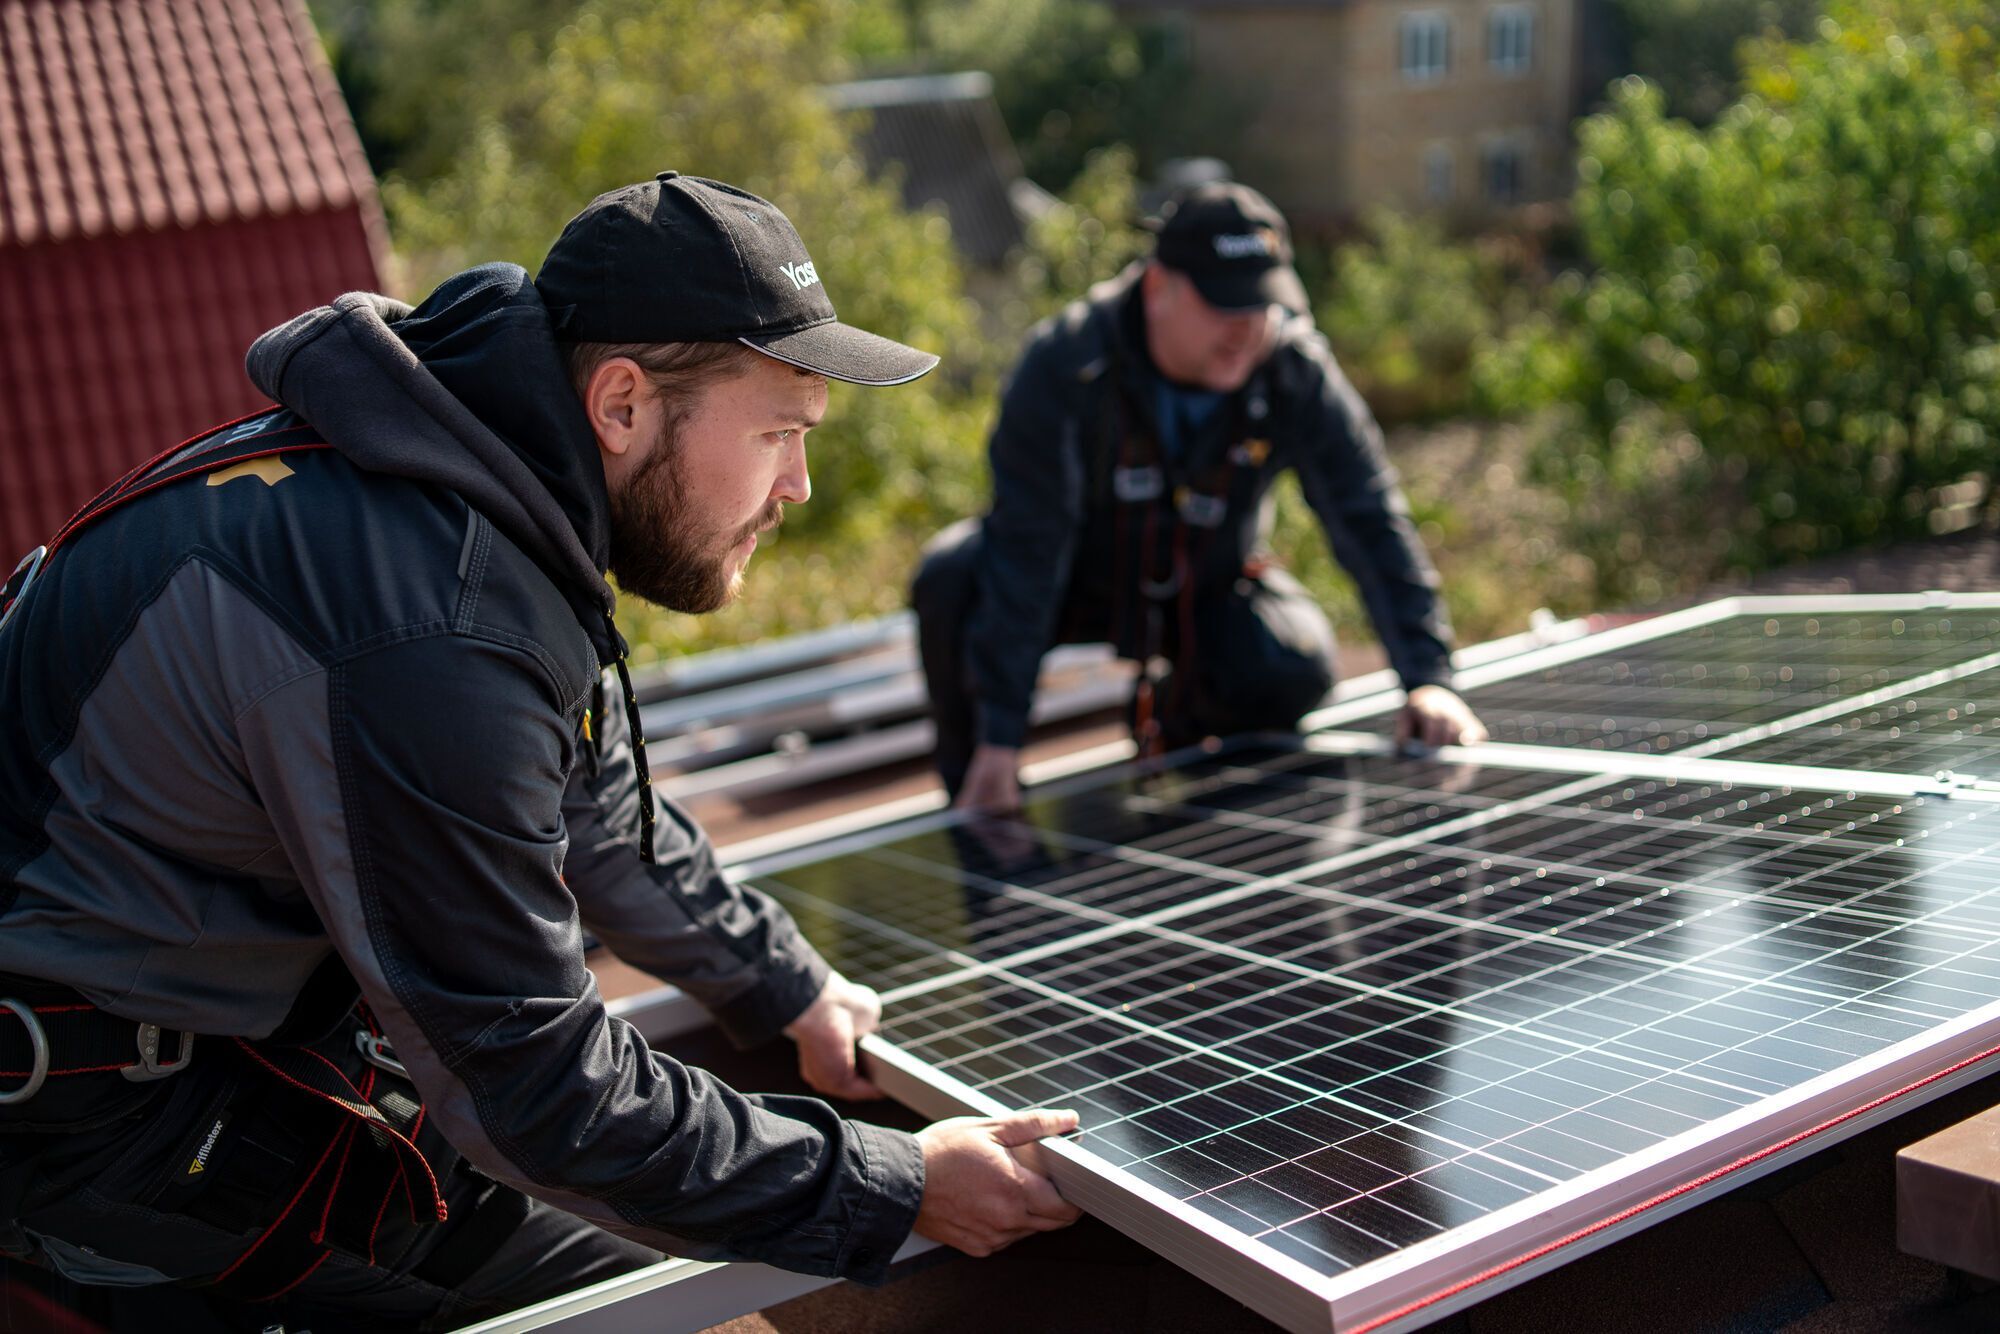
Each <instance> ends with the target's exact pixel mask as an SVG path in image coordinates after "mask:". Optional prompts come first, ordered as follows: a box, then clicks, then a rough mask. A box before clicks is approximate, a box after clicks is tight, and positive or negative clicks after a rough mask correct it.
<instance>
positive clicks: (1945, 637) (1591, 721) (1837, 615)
mask: <svg viewBox="0 0 2000 1334" xmlns="http://www.w3.org/2000/svg"><path fill="white" fill-rule="evenodd" d="M1788 601H1789V602H1792V603H1793V604H1794V606H1793V607H1792V608H1786V607H1785V606H1783V605H1782V604H1784V603H1786V602H1788ZM1829 601H1830V600H1829V599H1781V598H1766V599H1755V600H1753V599H1743V600H1740V602H1725V603H1717V604H1712V605H1711V606H1710V607H1708V608H1702V609H1699V610H1698V614H1697V615H1696V616H1695V617H1693V618H1689V620H1691V622H1692V623H1686V622H1684V623H1682V624H1681V625H1678V626H1671V627H1669V628H1668V630H1667V632H1666V633H1660V632H1659V631H1657V630H1650V628H1648V629H1649V631H1650V632H1649V633H1647V634H1645V636H1644V637H1643V638H1638V639H1636V640H1633V639H1629V638H1628V639H1626V640H1625V642H1621V643H1617V644H1615V645H1605V644H1602V643H1599V642H1598V641H1599V640H1600V639H1602V638H1611V637H1608V636H1605V637H1600V636H1593V637H1591V638H1586V639H1583V640H1580V641H1578V642H1576V643H1575V644H1573V645H1569V646H1566V647H1565V648H1563V649H1561V650H1558V651H1555V652H1552V653H1546V654H1540V655H1534V654H1531V655H1525V656H1524V657H1523V658H1521V659H1517V660H1514V661H1512V662H1502V663H1497V664H1493V665H1492V666H1490V667H1488V668H1486V669H1483V670H1480V671H1477V672H1473V673H1467V674H1466V677H1465V679H1464V681H1463V690H1462V693H1463V694H1464V695H1465V698H1466V701H1467V702H1468V703H1469V704H1471V705H1472V707H1473V709H1474V711H1475V712H1477V713H1478V714H1479V715H1480V717H1481V718H1482V719H1483V720H1484V721H1485V723H1486V725H1487V727H1488V728H1489V729H1490V730H1491V732H1492V734H1493V739H1494V740H1495V741H1501V742H1510V743H1517V744H1522V745H1538V746H1563V747H1583V748H1588V749H1592V750H1636V751H1642V752H1650V753H1655V754H1667V753H1690V752H1692V753H1704V754H1705V753H1710V752H1711V751H1715V750H1719V749H1722V748H1724V746H1726V743H1727V739H1728V738H1730V737H1733V736H1737V735H1739V734H1741V733H1743V732H1745V731H1746V730H1749V729H1752V728H1757V727H1759V726H1763V725H1768V724H1771V723H1774V722H1778V721H1780V720H1783V719H1787V718H1791V717H1795V716H1798V715H1803V714H1807V713H1809V712H1811V711H1813V710H1817V709H1822V708H1827V707H1832V708H1834V709H1838V708H1839V707H1840V706H1841V705H1843V704H1847V703H1852V702H1854V701H1857V700H1869V699H1872V698H1873V697H1875V696H1877V695H1879V694H1883V693H1885V692H1887V693H1896V692H1899V691H1900V690H1901V689H1902V688H1906V687H1907V686H1908V685H1909V683H1912V682H1917V681H1927V680H1928V679H1930V678H1932V677H1937V676H1944V677H1948V678H1949V677H1956V676H1960V675H1966V674H1969V673H1971V672H1974V671H1977V670H1980V669H1982V668H1990V667H1995V666H2000V638H1996V635H1997V634H2000V610H1995V609H1992V608H1981V607H1978V606H1968V607H1964V608H1962V609H1961V608H1958V607H1953V608H1951V609H1949V610H1947V611H1945V612H1942V613H1940V612H1938V611H1935V610H1927V609H1925V608H1924V607H1923V605H1922V603H1921V601H1920V600H1916V599H1898V600H1896V601H1895V602H1894V603H1892V604H1891V605H1887V606H1881V607H1879V608H1863V609H1851V610H1838V609H1834V608H1832V607H1829V606H1826V605H1822V604H1826V603H1828V602H1829ZM1846 601H1848V602H1850V603H1853V602H1858V601H1861V600H1860V599H1846ZM1799 603H1803V604H1805V605H1804V606H1798V605H1796V604H1799ZM1904 603H1910V604H1914V605H1902V604H1904ZM1663 619H1664V618H1663ZM1320 717H1321V719H1322V721H1334V722H1337V723H1338V724H1339V725H1342V726H1348V725H1353V724H1354V723H1355V722H1359V724H1360V725H1361V726H1363V727H1366V728H1368V729H1369V730H1371V731H1376V732H1383V731H1387V730H1388V729H1389V728H1390V727H1391V726H1392V724H1393V721H1394V714H1393V711H1392V710H1391V711H1385V705H1384V704H1383V703H1382V702H1379V701H1378V702H1372V703H1370V702H1357V703H1356V704H1354V705H1351V706H1348V707H1347V708H1345V709H1342V710H1335V711H1330V715H1321V716H1320Z"/></svg>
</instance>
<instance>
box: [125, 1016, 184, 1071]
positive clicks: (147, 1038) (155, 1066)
mask: <svg viewBox="0 0 2000 1334" xmlns="http://www.w3.org/2000/svg"><path fill="white" fill-rule="evenodd" d="M193 1059H194V1034H192V1033H186V1032H184V1033H182V1034H181V1041H180V1050H179V1051H178V1052H177V1053H175V1055H174V1059H173V1060H171V1061H166V1062H162V1061H161V1060H160V1026H159V1025H158V1024H141V1025H139V1063H138V1064H137V1065H128V1066H126V1067H125V1068H124V1069H123V1070H121V1071H120V1072H119V1073H120V1074H122V1075H124V1076H125V1078H127V1079H129V1080H131V1081H132V1082H133V1083H135V1084H143V1083H145V1082H146V1081H147V1080H149V1079H165V1078H166V1077H167V1076H168V1075H171V1074H173V1073H175V1072H176V1071H180V1070H185V1069H187V1064H188V1062H189V1061H192V1060H193Z"/></svg>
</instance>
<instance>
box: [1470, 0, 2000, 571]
mask: <svg viewBox="0 0 2000 1334" xmlns="http://www.w3.org/2000/svg"><path fill="white" fill-rule="evenodd" d="M1994 39H1995V22H1994V16H1993V14H1992V12H1991V9H1990V6H1988V5H1986V4H1983V3H1971V0H1955V3H1953V4H1949V5H1947V6H1944V7H1942V8H1938V7H1933V6H1922V7H1918V6H1916V5H1913V4H1907V3H1899V4H1894V5H1889V6H1874V7H1863V6H1859V5H1853V6H1839V7H1836V9H1835V10H1834V12H1833V13H1832V14H1831V15H1829V16H1828V17H1827V18H1825V19H1823V20H1821V22H1820V24H1819V27H1818V30H1817V34H1816V36H1815V38H1814V40H1812V41H1810V42H1803V43H1787V42H1767V43H1763V44H1760V45H1758V46H1757V47H1755V48H1753V49H1752V50H1751V52H1750V58H1749V61H1748V63H1747V65H1746V67H1745V70H1744V76H1745V86H1746V88H1747V89H1748V90H1749V91H1748V92H1747V94H1746V95H1745V97H1744V98H1743V99H1742V100H1741V101H1739V102H1738V103H1736V104H1735V105H1734V106H1732V107H1730V108H1729V109H1728V110H1727V111H1726V112H1725V113H1724V114H1723V115H1722V116H1721V117H1720V119H1719V120H1718V121H1717V122H1716V123H1715V124H1714V125H1713V126H1711V127H1709V128H1708V129H1706V130H1702V129H1696V128H1695V127H1693V126H1690V125H1688V124H1687V123H1685V122H1679V121H1672V120H1669V119H1667V118H1666V116H1665V114H1664V108H1663V101H1662V97H1661V94H1660V92H1659V90H1658V89H1656V88H1654V87H1652V86H1651V85H1649V84H1645V83H1643V82H1641V81H1638V80H1630V81H1627V82H1625V83H1623V84H1621V85H1620V86H1619V87H1618V88H1617V89H1616V90H1615V92H1614V96H1613V99H1612V106H1611V109H1610V110H1608V111H1607V112H1605V113H1602V114H1600V115H1598V116H1595V117H1592V118H1591V119H1590V120H1589V121H1587V122H1586V123H1585V124H1584V126H1583V130H1582V136H1581V153H1580V155H1579V160H1578V174H1579V177H1580V179H1581V184H1580V185H1579V187H1578V190H1577V193H1576V199H1575V207H1576V214H1577V223H1578V228H1579V232H1580V235H1581V238H1582V243H1583V246H1584V249H1585V251H1586V253H1587V255H1588V257H1589V259H1590V261H1591V262H1592V263H1593V264H1594V265H1595V266H1596V271H1595V273H1594V274H1592V275H1591V276H1589V277H1588V278H1586V277H1583V276H1582V275H1578V274H1570V275H1566V276H1565V277H1564V278H1563V279H1562V280H1561V282H1560V283H1559V284H1558V290H1559V293H1560V296H1561V299H1560V302H1559V307H1560V308H1559V312H1558V314H1557V315H1556V316H1555V317H1554V318H1552V319H1550V320H1546V321H1537V322H1532V323H1531V324H1530V325H1529V326H1528V327H1527V328H1526V329H1525V330H1524V331H1523V332H1522V333H1521V334H1520V335H1519V336H1517V337H1515V338H1513V339H1511V340H1509V341H1508V342H1507V344H1506V345H1505V346H1504V347H1502V348H1501V349H1499V350H1497V351H1496V352H1494V353H1493V354H1491V355H1489V356H1488V357H1486V358H1485V359H1483V361H1482V363H1481V365H1480V367H1479V371H1478V376H1479V380H1480V383H1481V385H1482V387H1483V388H1484V389H1485V391H1486V393H1487V396H1488V398H1489V401H1491V402H1493V403H1496V404H1499V405H1501V406H1503V407H1512V408H1526V407H1532V406H1535V405H1537V404H1554V405H1558V407H1557V414H1556V421H1557V423H1558V424H1557V425H1556V426H1555V427H1554V428H1553V429H1552V431H1551V434H1550V436H1549V438H1548V440H1547V441H1546V442H1545V447H1544V448H1543V449H1542V451H1541V453H1540V465H1541V472H1542V475H1543V476H1544V477H1546V478H1548V479H1549V480H1550V481H1552V482H1553V483H1554V484H1555V485H1557V486H1558V487H1560V488H1561V489H1562V491H1563V493H1564V494H1565V495H1566V496H1567V498H1568V499H1569V501H1570V503H1571V519H1570V524H1571V531H1572V536H1573V539H1574V540H1575V541H1576V542H1578V543H1579V544H1581V545H1582V547H1583V548H1584V550H1585V551H1586V552H1587V553H1588V554H1589V555H1590V556H1591V557H1592V558H1593V559H1594V560H1596V561H1597V563H1598V570H1599V581H1600V587H1601V589H1602V590H1603V592H1604V593H1605V595H1607V596H1609V597H1621V596H1640V597H1643V596H1646V595H1649V594H1653V593H1658V592H1662V591H1666V590H1668V589H1669V588H1671V587H1673V586H1674V585H1675V584H1676V583H1684V582H1686V581H1687V580H1689V579H1693V578H1700V577H1703V576H1704V575H1706V574H1707V573H1709V572H1710V571H1712V570H1713V569H1714V568H1715V567H1717V566H1718V565H1724V564H1726V565H1728V566H1732V567H1735V568H1738V569H1754V568H1758V567H1761V566H1763V565H1767V564H1770V563H1772V562H1775V561H1781V560H1785V559H1789V558H1793V557H1797V556H1801V555H1805V554H1809V553H1813V552H1819V551H1828V550H1833V549H1838V548H1841V547H1846V546H1851V545H1855V544H1860V543H1866V542H1873V541H1879V540H1885V539H1889V538H1895V537H1903V536H1910V535H1915V534H1921V533H1925V532H1928V531H1930V530H1931V524H1932V522H1933V521H1932V517H1931V516H1932V513H1933V511H1934V510H1935V509H1936V507H1937V505H1938V504H1939V502H1940V500H1941V498H1943V497H1945V496H1946V495H1950V496H1952V497H1954V498H1962V497H1963V496H1964V495H1965V494H1966V488H1968V487H1969V488H1971V489H1972V491H1973V492H1975V493H1976V495H1975V497H1974V498H1975V499H1978V500H1983V499H1984V498H1985V494H1986V492H1987V490H1988V489H1989V488H1990V476H1991V471H1992V469H1993V466H1994V448H1995V444H1996V442H2000V342H1997V341H1996V340H2000V322H1996V320H1997V319H2000V317H1996V310H1995V304H1996V293H1995V283H1996V276H2000V232H1996V231H1995V230H1994V229H1993V227H1992V223H1991V220H1992V219H1993V218H1994V217H1995V216H2000V212H1996V210H2000V146H1997V145H1996V136H1995V133H1994V128H1993V127H1994V123H1995V114H1994V113H1995V111H1996V104H2000V94H1996V89H1995V82H1994V62H1993V52H1994Z"/></svg>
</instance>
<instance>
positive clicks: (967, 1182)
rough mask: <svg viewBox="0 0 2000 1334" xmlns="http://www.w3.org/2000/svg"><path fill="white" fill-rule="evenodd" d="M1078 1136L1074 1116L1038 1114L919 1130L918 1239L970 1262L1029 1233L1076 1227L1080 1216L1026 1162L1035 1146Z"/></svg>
mask: <svg viewBox="0 0 2000 1334" xmlns="http://www.w3.org/2000/svg"><path fill="white" fill-rule="evenodd" d="M1075 1129H1076V1113H1075V1112H1053V1111H1048V1110H1046V1109H1042V1110H1037V1111H1032V1112H1014V1113H1012V1114H1011V1115H1008V1116H997V1117H992V1118H986V1117H978V1116H959V1117H954V1118H952V1119H951V1120H949V1121H939V1122H937V1123H935V1124H933V1125H929V1126H925V1127H924V1128H923V1129H922V1130H919V1131H918V1132H917V1143H918V1144H919V1145H921V1146H922V1147H923V1151H924V1201H923V1205H922V1206H921V1207H920V1208H919V1209H918V1211H917V1226H916V1230H917V1232H918V1234H919V1235H922V1236H926V1237H929V1238H930V1239H931V1240H932V1241H941V1242H943V1243H944V1244H945V1245H947V1246H950V1247H953V1248H955V1249H957V1250H961V1251H964V1252H965V1253H966V1254H967V1255H991V1254H993V1252H995V1251H997V1250H1000V1249H1001V1248H1003V1247H1006V1246H1011V1245H1013V1244H1014V1243H1015V1242H1017V1241H1019V1240H1020V1239H1021V1238H1023V1237H1025V1236H1028V1235H1030V1234H1031V1233H1035V1232H1053V1231H1054V1230H1055V1229H1057V1228H1059V1227H1068V1226H1069V1225H1070V1224H1071V1223H1074V1222H1075V1221H1076V1220H1077V1219H1078V1218H1080V1217H1082V1211H1081V1210H1079V1209H1078V1208H1077V1207H1076V1206H1075V1205H1073V1204H1070V1203H1068V1202H1067V1201H1065V1200H1064V1199H1063V1197H1062V1196H1061V1195H1058V1194H1057V1193H1056V1188H1055V1183H1054V1182H1052V1181H1050V1180H1049V1179H1048V1178H1047V1177H1046V1176H1043V1175H1042V1174H1041V1173H1040V1172H1039V1171H1036V1170H1035V1169H1034V1167H1033V1166H1031V1165H1030V1162H1029V1161H1028V1160H1030V1159H1032V1157H1033V1154H1034V1145H1035V1141H1036V1140H1039V1139H1042V1138H1043V1137H1044V1136H1048V1135H1066V1134H1068V1133H1069V1132H1070V1131H1072V1130H1075Z"/></svg>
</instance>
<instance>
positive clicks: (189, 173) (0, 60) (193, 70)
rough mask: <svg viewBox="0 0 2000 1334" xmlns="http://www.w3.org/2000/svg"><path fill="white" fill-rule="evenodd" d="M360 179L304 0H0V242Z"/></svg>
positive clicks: (258, 205)
mask: <svg viewBox="0 0 2000 1334" xmlns="http://www.w3.org/2000/svg"><path fill="white" fill-rule="evenodd" d="M373 192H374V186H373V183H372V180H371V178H370V176H369V172H368V165H367V161H366V159H365V158H364V157H363V156H362V152H361V144H360V140H359V138H358V137H357V136H356V134H355V131H354V126H353V123H352V121H351V120H350V118H349V116H348V113H347V107H346V105H345V103H343V102H342V100H341V97H340V92H339V89H338V87H337V86H336V85H335V83H334V80H333V75H332V72H331V70H330V69H329V68H328V67H327V63H326V59H325V57H324V55H323V54H322V53H321V51H320V49H319V41H318V38H317V36H316V35H315V34H314V32H313V29H312V25H311V23H310V21H309V19H308V18H307V15H306V11H305V7H304V5H303V3H302V0H0V245H12V246H19V245H33V244H36V243H39V242H47V241H61V240H66V239H70V238H74V237H94V236H103V235H107V234H121V233H130V232H134V231H163V230H167V229H170V228H186V227H193V226H196V225H198V224H201V223H204V222H210V223H213V222H221V221H225V220H228V219H248V218H256V217H263V216H266V215H270V214H283V213H305V212H314V211H317V210H321V209H329V208H339V207H342V206H345V205H349V204H353V203H355V202H356V201H358V200H367V199H371V198H372V196H373Z"/></svg>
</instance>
